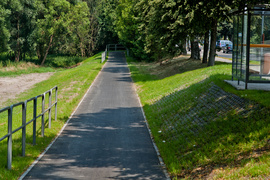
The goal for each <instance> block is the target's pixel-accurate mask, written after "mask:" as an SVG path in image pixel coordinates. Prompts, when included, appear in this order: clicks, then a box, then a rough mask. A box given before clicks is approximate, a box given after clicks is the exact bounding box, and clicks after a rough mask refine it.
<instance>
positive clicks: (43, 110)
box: [41, 93, 46, 137]
mask: <svg viewBox="0 0 270 180" xmlns="http://www.w3.org/2000/svg"><path fill="white" fill-rule="evenodd" d="M45 95H46V94H45V93H44V94H43V95H42V116H41V137H44V129H45V122H44V116H45V113H44V112H45Z"/></svg>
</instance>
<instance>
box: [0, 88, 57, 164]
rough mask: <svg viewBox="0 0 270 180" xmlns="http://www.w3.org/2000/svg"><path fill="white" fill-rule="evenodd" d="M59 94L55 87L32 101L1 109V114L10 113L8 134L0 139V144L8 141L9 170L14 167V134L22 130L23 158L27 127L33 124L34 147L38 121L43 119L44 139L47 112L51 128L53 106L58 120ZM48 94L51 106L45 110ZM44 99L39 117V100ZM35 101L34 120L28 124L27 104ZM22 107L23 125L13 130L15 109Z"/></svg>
mask: <svg viewBox="0 0 270 180" xmlns="http://www.w3.org/2000/svg"><path fill="white" fill-rule="evenodd" d="M53 90H54V91H55V99H54V102H53V103H52V92H53ZM57 93H58V87H57V86H55V87H53V88H51V89H50V90H48V91H46V92H44V93H43V94H40V95H37V96H35V97H32V98H30V99H27V100H25V101H22V102H18V103H16V104H13V105H11V106H7V107H4V108H2V109H0V113H2V112H5V111H8V133H7V134H6V135H4V136H3V137H0V142H1V141H2V140H4V139H6V138H7V139H8V140H7V141H8V147H7V168H8V169H11V168H12V167H11V165H12V134H14V133H15V132H17V131H19V130H22V156H25V146H26V126H27V125H29V124H30V123H32V122H33V145H36V120H37V119H38V118H39V117H41V136H42V137H44V128H45V121H44V115H45V113H46V112H48V115H49V117H48V121H49V128H51V112H52V111H51V109H52V108H53V106H55V113H54V114H55V118H54V120H56V119H57V103H58V102H57ZM46 94H49V104H48V108H47V109H45V96H46ZM40 97H41V98H42V112H41V113H40V114H38V115H37V99H38V98H40ZM31 101H33V118H32V119H31V120H29V121H28V122H26V112H27V111H26V110H27V103H28V102H31ZM20 105H21V106H22V125H21V126H20V127H18V128H16V129H15V130H12V115H13V108H15V107H17V106H20Z"/></svg>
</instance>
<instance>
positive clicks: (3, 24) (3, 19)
mask: <svg viewBox="0 0 270 180" xmlns="http://www.w3.org/2000/svg"><path fill="white" fill-rule="evenodd" d="M6 4H7V1H5V0H3V1H1V2H0V42H1V43H0V53H1V52H5V51H7V50H8V49H9V45H8V41H9V38H10V32H9V30H8V28H7V17H8V16H9V15H10V10H8V9H6V8H5V6H6Z"/></svg>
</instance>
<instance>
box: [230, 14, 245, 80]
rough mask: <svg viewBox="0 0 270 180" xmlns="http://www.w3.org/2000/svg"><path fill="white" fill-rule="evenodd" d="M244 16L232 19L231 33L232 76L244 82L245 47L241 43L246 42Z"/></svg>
mask: <svg viewBox="0 0 270 180" xmlns="http://www.w3.org/2000/svg"><path fill="white" fill-rule="evenodd" d="M245 17H246V16H245V15H239V16H235V17H234V19H233V20H234V22H233V23H234V31H233V33H234V34H233V67H232V74H233V77H235V78H237V79H239V80H245V71H246V64H245V63H246V61H245V60H246V55H245V54H244V52H246V50H245V46H243V43H244V42H246V32H247V31H246V30H245V31H244V27H245V26H246V25H245V23H247V21H246V20H247V19H246V18H245Z"/></svg>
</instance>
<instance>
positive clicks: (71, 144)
mask: <svg viewBox="0 0 270 180" xmlns="http://www.w3.org/2000/svg"><path fill="white" fill-rule="evenodd" d="M62 103H64V102H62ZM24 179H65V180H69V179H95V180H99V179H166V177H165V175H164V173H163V170H162V168H161V166H160V162H159V160H158V157H157V153H156V151H155V149H154V147H153V143H152V140H151V138H150V135H149V132H148V129H147V126H146V123H145V120H144V117H143V113H142V111H141V107H140V103H139V100H138V97H137V94H136V92H135V89H134V85H133V82H132V80H131V77H130V73H129V69H128V67H127V64H126V60H125V56H124V53H123V52H113V53H110V54H109V59H108V61H107V63H106V64H105V66H104V67H103V69H102V71H101V72H100V74H99V75H98V77H97V79H96V80H95V82H94V84H93V85H92V87H91V89H90V90H89V91H88V93H87V95H86V97H85V98H84V100H83V101H82V103H81V104H80V106H79V107H78V109H77V111H76V112H75V114H74V115H73V117H72V118H71V120H70V121H69V123H68V125H67V126H66V128H65V129H64V131H63V132H62V134H61V135H60V136H59V138H58V139H57V140H56V141H55V143H54V144H53V145H52V147H51V148H50V149H49V150H48V151H47V153H46V154H45V155H44V156H43V157H42V158H41V160H40V161H39V162H38V163H37V164H36V165H35V166H34V167H33V168H32V170H31V171H30V172H29V173H28V174H27V175H26V177H25V178H24Z"/></svg>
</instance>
